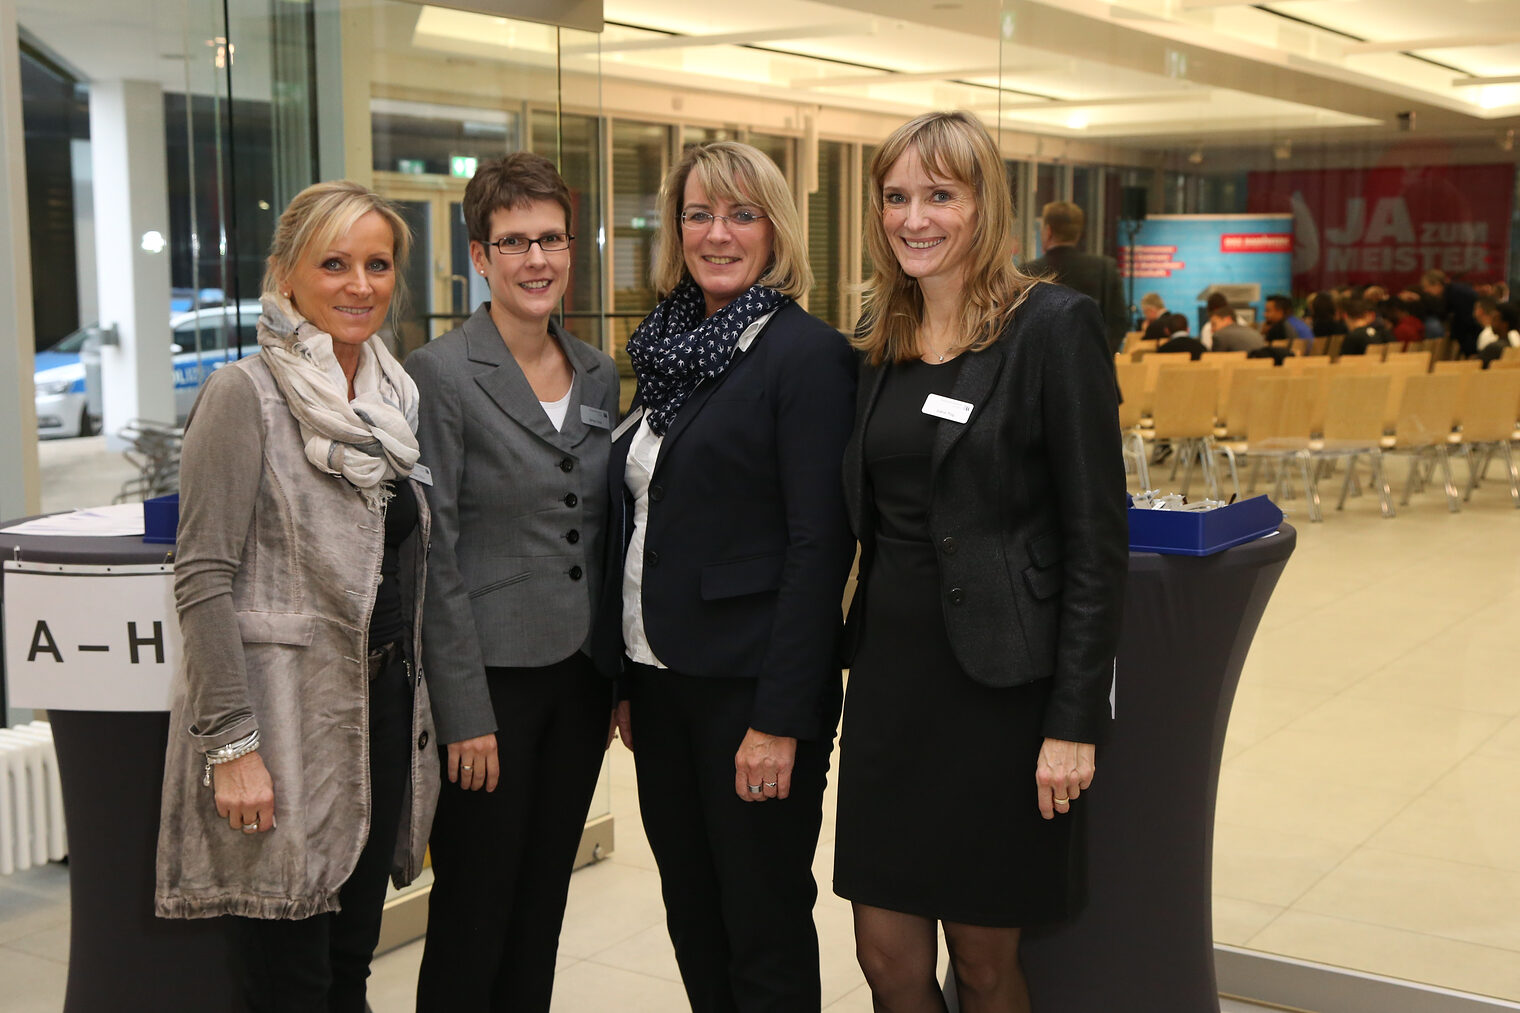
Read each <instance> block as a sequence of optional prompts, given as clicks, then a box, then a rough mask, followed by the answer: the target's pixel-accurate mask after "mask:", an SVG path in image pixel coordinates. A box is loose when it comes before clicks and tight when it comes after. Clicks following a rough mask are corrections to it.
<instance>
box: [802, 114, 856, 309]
mask: <svg viewBox="0 0 1520 1013" xmlns="http://www.w3.org/2000/svg"><path fill="white" fill-rule="evenodd" d="M848 153H849V152H848V146H847V145H845V144H844V143H842V142H840V141H819V142H818V190H817V191H816V192H814V193H810V194H808V205H807V206H808V261H809V262H810V263H811V264H812V266H813V291H812V292H811V293H810V294H809V295H808V312H810V313H812V314H813V316H815V317H817V318H818V319H820V320H823V321H825V322H827V323H831V324H833V325H834V326H835V327H844V326H845V320H844V292H843V290H842V285H843V283H844V280H845V272H846V270H848V268H847V262H846V260H845V257H846V240H845V230H846V228H847V226H846V223H845V218H846V215H847V214H848V206H847V205H848V202H847V201H846V199H845V195H846V192H847V191H846V190H845V187H846V185H847V181H848V178H849V171H848V165H847V162H846V159H847V156H848Z"/></svg>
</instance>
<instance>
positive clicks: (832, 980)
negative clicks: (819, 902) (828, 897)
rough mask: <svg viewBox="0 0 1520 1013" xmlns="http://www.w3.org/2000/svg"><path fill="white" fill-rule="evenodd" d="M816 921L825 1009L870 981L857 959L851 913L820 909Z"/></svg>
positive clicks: (853, 923) (834, 909)
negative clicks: (867, 980)
mask: <svg viewBox="0 0 1520 1013" xmlns="http://www.w3.org/2000/svg"><path fill="white" fill-rule="evenodd" d="M813 921H814V922H815V923H816V924H817V926H818V972H819V980H820V982H821V984H822V988H823V991H822V996H823V1005H825V1006H827V1005H829V1004H830V1003H832V1002H836V1001H838V1000H839V999H842V998H844V996H846V995H847V994H849V993H850V992H853V991H854V990H855V989H857V988H859V987H860V986H861V985H863V984H865V980H866V979H865V975H864V974H862V973H861V970H860V963H859V962H858V961H857V960H856V959H855V922H854V918H853V916H852V915H851V914H850V912H849V911H847V910H845V911H841V910H839V909H837V908H832V907H829V908H817V909H815V910H814V912H813Z"/></svg>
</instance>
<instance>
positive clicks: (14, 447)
mask: <svg viewBox="0 0 1520 1013" xmlns="http://www.w3.org/2000/svg"><path fill="white" fill-rule="evenodd" d="M24 137H25V134H24V131H23V129H22V123H21V53H20V50H19V48H18V35H17V29H16V4H15V0H0V236H5V237H6V240H7V242H6V243H5V245H3V246H0V520H6V519H10V518H12V517H23V516H26V515H28V514H34V513H37V512H38V510H39V509H41V508H40V506H39V503H40V501H41V484H40V482H39V479H38V472H37V410H36V407H35V405H34V398H35V393H36V391H35V388H34V387H33V385H32V372H33V357H32V353H33V350H34V347H35V343H36V333H35V331H34V330H33V324H32V253H31V244H30V235H31V233H30V229H29V226H28V224H27V211H26V147H25V142H24ZM7 406H8V407H7ZM3 717H4V715H3V714H0V718H3Z"/></svg>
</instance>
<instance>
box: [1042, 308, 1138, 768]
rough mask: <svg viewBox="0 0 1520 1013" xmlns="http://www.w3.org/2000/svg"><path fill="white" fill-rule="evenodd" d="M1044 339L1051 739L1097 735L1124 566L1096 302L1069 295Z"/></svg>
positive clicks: (1110, 387) (1109, 376) (1108, 388)
mask: <svg viewBox="0 0 1520 1013" xmlns="http://www.w3.org/2000/svg"><path fill="white" fill-rule="evenodd" d="M1065 315H1066V317H1067V319H1066V320H1063V321H1062V322H1061V324H1060V325H1058V326H1057V328H1056V330H1057V333H1055V334H1054V335H1052V336H1051V340H1048V341H1046V342H1045V343H1044V344H1045V349H1046V353H1045V357H1044V362H1043V364H1042V369H1041V380H1042V387H1043V389H1042V392H1041V404H1042V405H1043V409H1042V410H1043V413H1044V418H1043V426H1044V430H1045V434H1046V440H1047V442H1048V450H1049V458H1050V469H1051V473H1052V474H1051V487H1052V489H1053V490H1054V495H1055V502H1054V503H1053V504H1052V509H1054V510H1055V511H1056V515H1057V517H1058V518H1059V521H1060V525H1061V531H1062V540H1063V546H1062V547H1063V550H1064V551H1063V555H1062V561H1063V566H1064V568H1065V581H1064V584H1063V586H1062V591H1061V612H1060V627H1059V633H1058V635H1057V639H1056V662H1055V672H1054V686H1053V689H1052V693H1051V697H1050V702H1049V704H1048V705H1047V707H1046V710H1045V719H1044V731H1045V734H1046V735H1047V736H1048V737H1050V738H1056V739H1067V740H1070V741H1073V742H1097V741H1098V740H1099V738H1101V731H1102V729H1103V727H1104V726H1105V725H1106V723H1107V718H1108V691H1109V686H1110V683H1111V681H1112V679H1113V673H1114V656H1115V654H1116V653H1117V651H1118V646H1119V624H1120V619H1121V614H1122V611H1123V607H1124V585H1125V579H1126V575H1127V573H1128V569H1129V518H1128V515H1127V514H1126V513H1125V502H1124V461H1123V458H1122V456H1121V453H1120V444H1119V423H1118V417H1119V406H1118V401H1117V398H1116V392H1115V387H1114V381H1113V368H1112V365H1111V360H1110V358H1109V355H1108V350H1107V346H1106V344H1105V342H1104V340H1103V321H1102V319H1101V318H1100V316H1099V313H1098V307H1097V305H1096V304H1095V303H1093V302H1092V301H1090V300H1087V299H1076V300H1072V301H1071V303H1070V304H1069V308H1068V309H1067V311H1066V314H1065Z"/></svg>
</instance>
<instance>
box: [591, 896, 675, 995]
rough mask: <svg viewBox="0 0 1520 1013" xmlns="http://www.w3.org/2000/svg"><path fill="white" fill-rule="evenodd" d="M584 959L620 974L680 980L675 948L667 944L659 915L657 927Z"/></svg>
mask: <svg viewBox="0 0 1520 1013" xmlns="http://www.w3.org/2000/svg"><path fill="white" fill-rule="evenodd" d="M662 915H663V912H662ZM588 959H590V960H594V961H595V962H596V963H598V964H606V965H607V966H609V967H616V968H619V969H621V970H624V971H633V972H635V973H638V974H647V975H651V976H653V977H656V978H664V979H665V980H666V981H673V982H676V983H677V984H679V983H680V981H681V969H680V967H679V966H677V964H676V952H675V948H674V947H673V946H672V945H671V943H670V933H669V932H667V931H666V929H665V920H664V918H663V916H662V917H661V919H660V921H659V922H658V923H657V924H654V925H651V926H649V928H647V929H644V930H643V931H642V932H637V933H635V934H634V935H632V936H629V937H628V938H627V939H624V940H623V941H622V942H620V943H617V944H615V945H613V946H609V947H607V949H605V950H599V951H597V952H596V953H594V954H592V955H591V956H590V957H589V958H588Z"/></svg>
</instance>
